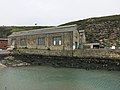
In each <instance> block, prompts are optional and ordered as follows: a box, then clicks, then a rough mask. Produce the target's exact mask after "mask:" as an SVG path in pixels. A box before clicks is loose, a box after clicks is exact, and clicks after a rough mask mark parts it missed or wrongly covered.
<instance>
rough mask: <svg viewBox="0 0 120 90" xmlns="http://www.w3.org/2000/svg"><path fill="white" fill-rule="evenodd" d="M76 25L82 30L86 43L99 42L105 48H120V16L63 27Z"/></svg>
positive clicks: (100, 18)
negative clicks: (84, 33) (113, 46)
mask: <svg viewBox="0 0 120 90" xmlns="http://www.w3.org/2000/svg"><path fill="white" fill-rule="evenodd" d="M71 24H77V25H78V29H84V30H85V32H86V39H87V42H89V43H93V42H99V43H101V44H103V45H105V46H111V45H116V46H118V47H120V15H114V16H106V17H97V18H89V19H84V20H78V21H74V22H70V23H66V24H63V25H71Z"/></svg>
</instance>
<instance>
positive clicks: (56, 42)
mask: <svg viewBox="0 0 120 90" xmlns="http://www.w3.org/2000/svg"><path fill="white" fill-rule="evenodd" d="M53 45H62V38H61V36H56V37H53Z"/></svg>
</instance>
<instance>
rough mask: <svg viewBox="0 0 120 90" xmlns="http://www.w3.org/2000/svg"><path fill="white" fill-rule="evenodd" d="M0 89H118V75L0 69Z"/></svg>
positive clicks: (95, 71)
mask: <svg viewBox="0 0 120 90" xmlns="http://www.w3.org/2000/svg"><path fill="white" fill-rule="evenodd" d="M0 90H120V72H117V71H102V70H98V71H97V70H89V71H86V70H82V69H71V68H52V67H43V66H40V67H38V66H37V67H17V68H4V69H0Z"/></svg>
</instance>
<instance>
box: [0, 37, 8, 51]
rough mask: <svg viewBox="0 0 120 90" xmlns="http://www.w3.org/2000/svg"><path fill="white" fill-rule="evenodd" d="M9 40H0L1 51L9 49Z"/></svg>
mask: <svg viewBox="0 0 120 90" xmlns="http://www.w3.org/2000/svg"><path fill="white" fill-rule="evenodd" d="M7 46H8V40H7V39H0V49H7Z"/></svg>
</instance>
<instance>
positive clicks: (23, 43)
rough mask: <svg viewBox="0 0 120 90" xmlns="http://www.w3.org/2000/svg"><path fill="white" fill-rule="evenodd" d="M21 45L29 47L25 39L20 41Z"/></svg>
mask: <svg viewBox="0 0 120 90" xmlns="http://www.w3.org/2000/svg"><path fill="white" fill-rule="evenodd" d="M20 45H21V46H26V45H27V43H26V39H25V38H23V39H20Z"/></svg>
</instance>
